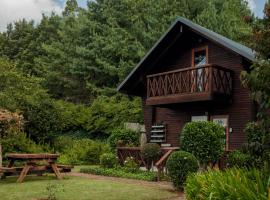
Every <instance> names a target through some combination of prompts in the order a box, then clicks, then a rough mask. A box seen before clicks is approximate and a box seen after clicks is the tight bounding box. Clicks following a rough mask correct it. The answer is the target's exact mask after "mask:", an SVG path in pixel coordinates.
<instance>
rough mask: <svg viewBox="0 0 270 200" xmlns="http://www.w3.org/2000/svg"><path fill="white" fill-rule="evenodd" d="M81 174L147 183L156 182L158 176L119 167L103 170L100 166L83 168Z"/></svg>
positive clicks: (154, 173) (153, 173)
mask: <svg viewBox="0 0 270 200" xmlns="http://www.w3.org/2000/svg"><path fill="white" fill-rule="evenodd" d="M80 172H81V173H88V174H96V175H102V176H112V177H122V178H130V179H137V180H145V181H156V180H157V174H156V172H148V171H142V170H137V171H136V172H130V171H127V169H126V168H122V167H117V168H103V167H99V166H91V167H87V168H82V169H81V170H80Z"/></svg>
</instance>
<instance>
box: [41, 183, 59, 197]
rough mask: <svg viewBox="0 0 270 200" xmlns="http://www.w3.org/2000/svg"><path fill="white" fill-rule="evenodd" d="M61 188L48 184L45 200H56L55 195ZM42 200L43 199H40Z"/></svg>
mask: <svg viewBox="0 0 270 200" xmlns="http://www.w3.org/2000/svg"><path fill="white" fill-rule="evenodd" d="M61 189H62V188H61V187H60V185H58V184H53V183H51V182H50V183H48V184H47V186H46V199H45V200H57V199H58V198H57V193H58V192H59V191H60V190H61ZM42 200H43V199H42Z"/></svg>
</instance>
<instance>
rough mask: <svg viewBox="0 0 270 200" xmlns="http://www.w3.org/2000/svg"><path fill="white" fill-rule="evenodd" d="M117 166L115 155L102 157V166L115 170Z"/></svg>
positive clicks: (110, 154) (109, 154) (108, 154)
mask: <svg viewBox="0 0 270 200" xmlns="http://www.w3.org/2000/svg"><path fill="white" fill-rule="evenodd" d="M116 164H117V157H116V156H115V154H113V153H104V154H102V155H101V156H100V165H101V166H102V167H104V168H113V167H115V166H116Z"/></svg>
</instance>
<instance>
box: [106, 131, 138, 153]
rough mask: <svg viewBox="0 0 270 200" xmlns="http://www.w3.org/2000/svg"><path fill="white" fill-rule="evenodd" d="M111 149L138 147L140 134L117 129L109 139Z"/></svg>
mask: <svg viewBox="0 0 270 200" xmlns="http://www.w3.org/2000/svg"><path fill="white" fill-rule="evenodd" d="M108 141H109V144H110V146H111V148H113V149H114V148H115V147H116V146H138V145H139V133H137V132H135V131H132V130H128V129H122V128H117V129H114V130H113V131H112V133H111V135H110V137H109V139H108Z"/></svg>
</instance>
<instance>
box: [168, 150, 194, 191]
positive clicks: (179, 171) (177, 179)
mask: <svg viewBox="0 0 270 200" xmlns="http://www.w3.org/2000/svg"><path fill="white" fill-rule="evenodd" d="M166 167H167V169H168V172H169V176H170V178H171V180H172V182H173V185H174V186H175V187H176V188H177V189H182V188H183V184H184V183H185V181H186V178H187V176H188V174H190V173H193V172H196V171H198V169H199V164H198V160H197V159H196V158H195V156H194V155H192V154H191V153H188V152H185V151H176V152H173V153H172V154H171V155H170V156H169V158H168V160H167V163H166Z"/></svg>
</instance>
